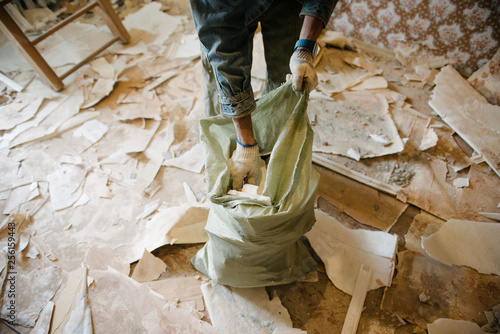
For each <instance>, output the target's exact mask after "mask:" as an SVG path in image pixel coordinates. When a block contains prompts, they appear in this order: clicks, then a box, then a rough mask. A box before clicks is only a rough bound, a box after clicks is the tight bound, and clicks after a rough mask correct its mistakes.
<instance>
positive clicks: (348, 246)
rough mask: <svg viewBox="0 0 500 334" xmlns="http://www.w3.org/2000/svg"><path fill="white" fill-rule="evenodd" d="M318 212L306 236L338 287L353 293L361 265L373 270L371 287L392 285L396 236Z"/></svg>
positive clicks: (372, 288)
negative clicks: (355, 227)
mask: <svg viewBox="0 0 500 334" xmlns="http://www.w3.org/2000/svg"><path fill="white" fill-rule="evenodd" d="M315 213H316V224H315V225H314V226H313V228H312V230H311V231H310V232H308V233H307V234H306V237H307V239H308V240H309V242H310V243H311V246H312V247H313V249H314V251H315V252H316V253H317V254H318V256H319V257H320V258H321V260H322V261H323V262H324V263H325V267H326V273H327V275H328V278H330V280H331V281H332V283H333V284H335V286H336V287H337V288H339V289H340V290H342V291H344V292H345V293H348V294H350V295H352V293H353V291H354V285H355V283H356V277H357V275H358V272H359V268H360V266H361V265H362V264H368V265H369V266H370V267H371V268H372V270H373V275H372V279H371V282H370V285H369V290H374V289H378V288H380V287H382V286H390V285H391V281H392V275H393V273H394V268H395V266H396V264H395V262H394V254H395V251H396V246H397V236H395V235H392V234H389V233H385V232H381V231H368V230H361V229H358V230H351V229H349V228H347V227H345V226H344V225H342V224H341V223H339V222H338V221H337V220H336V219H335V218H333V217H331V216H328V215H327V214H326V213H324V212H322V211H319V210H316V211H315Z"/></svg>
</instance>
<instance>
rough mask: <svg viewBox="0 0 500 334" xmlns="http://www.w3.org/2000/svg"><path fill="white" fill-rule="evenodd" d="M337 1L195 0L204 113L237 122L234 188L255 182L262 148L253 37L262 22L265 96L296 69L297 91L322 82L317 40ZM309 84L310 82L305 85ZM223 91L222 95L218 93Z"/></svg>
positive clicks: (193, 8) (232, 166)
mask: <svg viewBox="0 0 500 334" xmlns="http://www.w3.org/2000/svg"><path fill="white" fill-rule="evenodd" d="M336 3H337V1H336V0H330V1H328V0H303V1H300V2H299V1H297V0H260V1H257V0H225V1H224V0H219V1H217V0H190V5H191V12H192V15H193V20H194V24H195V28H196V31H197V32H198V37H199V39H200V42H201V48H202V64H203V72H204V73H203V78H204V85H205V115H206V116H213V115H215V114H218V113H219V111H220V113H221V114H222V115H223V116H225V117H230V118H232V120H233V123H234V126H235V130H236V149H235V150H234V152H233V154H232V156H231V159H230V160H229V162H228V165H229V169H230V172H231V176H232V178H233V189H235V190H240V189H241V187H242V186H243V182H244V179H245V178H247V181H248V183H253V182H254V177H255V176H256V175H257V171H258V169H259V161H260V155H259V147H258V143H257V141H256V139H255V136H254V132H253V127H252V119H251V113H252V111H254V110H255V107H256V103H255V98H254V94H253V91H252V86H251V73H250V72H251V67H252V46H253V36H254V33H255V31H256V29H257V27H258V24H259V23H260V26H261V30H262V36H263V41H264V55H265V60H266V64H267V77H266V82H265V84H264V88H263V94H265V93H267V92H269V91H271V90H273V89H274V88H276V87H279V86H280V85H281V84H282V83H284V82H285V81H286V75H287V74H288V73H290V72H291V74H292V80H293V89H294V90H296V91H300V90H302V89H303V88H304V87H307V89H308V90H309V91H311V90H312V89H314V88H315V87H316V86H317V84H318V78H317V75H316V70H315V68H314V65H313V63H312V61H313V56H314V51H315V45H316V40H317V38H318V37H319V35H320V34H321V31H322V30H323V29H324V28H325V26H326V24H327V23H328V20H329V19H330V16H331V14H332V12H333V8H334V7H335V5H336ZM304 82H305V84H304ZM217 95H218V97H217Z"/></svg>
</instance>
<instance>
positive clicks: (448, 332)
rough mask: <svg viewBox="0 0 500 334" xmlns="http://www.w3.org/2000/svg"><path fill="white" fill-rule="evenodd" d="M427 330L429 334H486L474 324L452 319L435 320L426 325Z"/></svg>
mask: <svg viewBox="0 0 500 334" xmlns="http://www.w3.org/2000/svg"><path fill="white" fill-rule="evenodd" d="M427 329H428V331H429V334H456V333H467V334H484V333H486V332H484V331H483V330H482V329H481V327H479V326H478V324H476V323H474V322H471V321H465V320H453V319H437V320H436V321H434V322H433V323H431V324H427Z"/></svg>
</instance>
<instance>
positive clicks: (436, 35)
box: [328, 0, 500, 73]
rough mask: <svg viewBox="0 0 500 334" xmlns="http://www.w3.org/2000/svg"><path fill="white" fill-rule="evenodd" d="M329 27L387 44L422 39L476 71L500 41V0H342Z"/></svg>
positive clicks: (459, 64)
mask: <svg viewBox="0 0 500 334" xmlns="http://www.w3.org/2000/svg"><path fill="white" fill-rule="evenodd" d="M328 29H332V30H336V31H342V32H344V34H346V35H347V36H350V37H354V38H357V39H360V40H362V41H364V42H369V43H372V44H376V45H379V46H384V47H387V48H394V47H395V46H396V45H397V44H398V43H401V42H405V43H408V42H409V43H419V44H422V45H424V46H425V47H427V48H429V49H430V50H434V53H438V54H441V55H443V56H446V57H447V59H450V60H454V61H456V62H457V64H456V65H455V66H456V67H457V68H458V69H460V70H462V71H463V72H465V73H472V72H473V71H475V70H476V69H478V68H479V67H480V66H482V65H484V64H485V63H486V62H487V61H488V60H489V59H491V58H492V57H493V55H494V54H495V53H496V51H497V49H498V48H499V46H500V0H478V1H469V0H391V1H383V0H339V2H338V3H337V6H336V7H335V11H334V13H333V15H332V18H331V20H330V22H329V25H328Z"/></svg>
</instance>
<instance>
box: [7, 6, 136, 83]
mask: <svg viewBox="0 0 500 334" xmlns="http://www.w3.org/2000/svg"><path fill="white" fill-rule="evenodd" d="M11 1H12V0H0V29H1V30H2V31H3V32H4V34H5V35H6V36H7V38H8V39H9V40H10V41H11V42H12V43H13V44H14V46H15V47H16V49H18V50H19V52H21V54H22V55H23V56H24V58H26V60H27V61H28V63H29V64H30V65H31V67H32V68H33V69H34V70H35V72H36V73H38V75H39V76H40V77H41V78H42V79H43V80H44V81H45V82H46V83H47V84H48V85H50V86H51V87H52V89H54V90H56V91H59V90H61V89H62V88H63V87H64V83H63V82H62V80H64V78H66V77H67V76H68V75H70V74H71V73H73V72H74V71H76V70H77V69H78V68H80V67H81V66H83V65H85V64H86V63H87V62H89V61H90V60H91V59H92V58H94V57H95V56H96V55H98V54H99V53H101V52H102V51H104V50H105V49H106V48H108V47H109V46H110V45H111V44H113V43H114V42H116V41H118V40H121V41H122V42H123V43H127V42H128V41H129V40H130V35H129V34H128V32H127V30H126V29H125V27H124V26H123V24H122V22H121V21H120V19H119V18H118V15H116V13H115V11H114V10H113V7H112V6H111V3H110V2H109V0H92V1H91V2H90V3H89V4H87V5H86V6H85V7H83V8H81V9H80V10H78V11H77V12H75V13H74V14H72V15H71V16H69V17H67V18H66V19H64V20H63V21H61V22H59V23H58V24H56V25H55V26H53V27H52V28H51V29H49V30H47V31H46V32H45V33H44V34H43V35H41V36H39V37H38V38H36V39H34V40H33V41H30V40H29V39H28V37H26V35H25V34H24V33H23V31H22V30H21V29H20V28H19V27H18V25H17V24H16V22H15V21H14V20H13V19H12V17H11V16H10V15H9V13H8V12H7V11H6V10H5V8H4V6H5V5H7V4H8V3H10V2H11ZM94 7H96V10H97V11H98V13H99V14H101V15H102V17H103V19H104V22H105V23H106V25H107V26H108V28H109V30H111V32H112V33H113V35H114V38H113V39H112V40H110V41H109V42H107V43H106V44H104V45H103V46H102V47H100V48H99V49H98V50H96V51H95V52H93V53H92V54H90V55H89V56H88V57H87V58H85V59H84V60H82V61H81V62H80V63H78V64H76V65H75V66H74V67H72V68H71V69H69V70H68V71H67V72H66V73H64V74H62V75H60V76H58V75H57V74H56V73H55V72H54V70H53V69H52V68H51V67H50V66H49V64H47V62H46V61H45V59H43V57H42V55H41V54H40V52H38V50H37V49H36V47H35V45H36V44H37V43H39V42H40V41H42V40H44V39H45V38H47V37H48V36H50V35H51V34H53V33H54V32H56V31H57V30H59V29H61V28H62V27H64V26H66V25H67V24H68V23H70V22H71V21H74V20H75V19H77V18H78V17H80V16H82V15H83V14H85V13H86V12H88V11H89V10H91V9H92V8H94Z"/></svg>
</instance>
